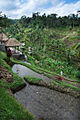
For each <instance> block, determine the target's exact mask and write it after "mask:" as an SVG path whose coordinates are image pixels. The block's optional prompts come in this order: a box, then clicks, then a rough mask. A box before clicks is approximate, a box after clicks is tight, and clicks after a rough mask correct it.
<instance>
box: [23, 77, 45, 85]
mask: <svg viewBox="0 0 80 120" xmlns="http://www.w3.org/2000/svg"><path fill="white" fill-rule="evenodd" d="M24 78H25V79H26V80H28V81H29V82H30V83H36V84H38V83H39V82H40V81H43V80H42V79H41V78H36V77H31V76H25V77H24Z"/></svg>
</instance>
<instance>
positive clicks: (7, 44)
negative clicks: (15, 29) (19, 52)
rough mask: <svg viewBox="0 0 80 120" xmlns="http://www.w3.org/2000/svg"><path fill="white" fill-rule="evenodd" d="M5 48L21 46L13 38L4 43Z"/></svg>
mask: <svg viewBox="0 0 80 120" xmlns="http://www.w3.org/2000/svg"><path fill="white" fill-rule="evenodd" d="M5 46H7V47H18V46H22V44H21V43H20V42H19V41H18V40H16V39H15V38H10V39H9V40H8V41H7V42H5Z"/></svg>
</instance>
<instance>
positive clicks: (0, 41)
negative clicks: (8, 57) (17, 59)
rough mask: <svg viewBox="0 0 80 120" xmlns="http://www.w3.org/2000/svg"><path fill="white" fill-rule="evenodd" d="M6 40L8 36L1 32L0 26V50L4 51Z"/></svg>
mask: <svg viewBox="0 0 80 120" xmlns="http://www.w3.org/2000/svg"><path fill="white" fill-rule="evenodd" d="M7 41H8V37H7V36H6V35H5V34H4V33H3V32H2V30H1V27H0V50H2V51H5V50H6V49H5V43H6V42H7Z"/></svg>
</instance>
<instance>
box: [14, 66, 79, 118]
mask: <svg viewBox="0 0 80 120" xmlns="http://www.w3.org/2000/svg"><path fill="white" fill-rule="evenodd" d="M12 70H13V72H16V73H17V74H18V75H19V76H21V77H24V76H26V75H28V76H34V77H38V78H42V79H45V80H47V81H48V80H49V78H48V77H46V76H44V75H40V74H38V73H36V72H34V71H32V70H30V69H29V68H27V67H25V66H23V65H19V64H15V65H14V66H13V68H12ZM26 84H27V85H26V87H25V88H24V89H22V90H20V91H19V92H16V93H15V94H14V96H15V97H16V99H17V100H18V101H19V102H20V103H22V104H23V105H24V107H25V108H26V109H27V110H28V111H29V112H31V113H32V114H33V115H34V116H35V117H36V118H38V119H42V120H80V99H75V98H74V97H72V96H69V95H66V94H63V93H60V92H57V91H54V90H50V89H48V88H45V87H39V86H35V85H29V84H28V83H26Z"/></svg>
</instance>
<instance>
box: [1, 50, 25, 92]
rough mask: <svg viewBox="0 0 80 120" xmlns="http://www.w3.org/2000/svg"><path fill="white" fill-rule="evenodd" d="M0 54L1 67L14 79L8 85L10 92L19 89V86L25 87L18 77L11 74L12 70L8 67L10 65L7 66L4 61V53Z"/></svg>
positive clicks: (5, 57)
mask: <svg viewBox="0 0 80 120" xmlns="http://www.w3.org/2000/svg"><path fill="white" fill-rule="evenodd" d="M0 53H1V54H0V55H1V59H0V63H1V65H2V66H4V67H5V68H6V69H7V70H8V71H9V72H10V73H11V74H12V75H13V78H14V81H13V82H12V83H10V85H9V87H10V89H11V90H12V91H15V90H16V89H17V88H19V87H20V86H25V85H26V84H25V82H24V81H23V79H22V78H21V77H19V76H18V75H17V74H16V73H13V71H12V68H11V67H10V65H8V64H7V63H6V61H5V60H4V59H7V56H6V54H5V53H4V52H0Z"/></svg>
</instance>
